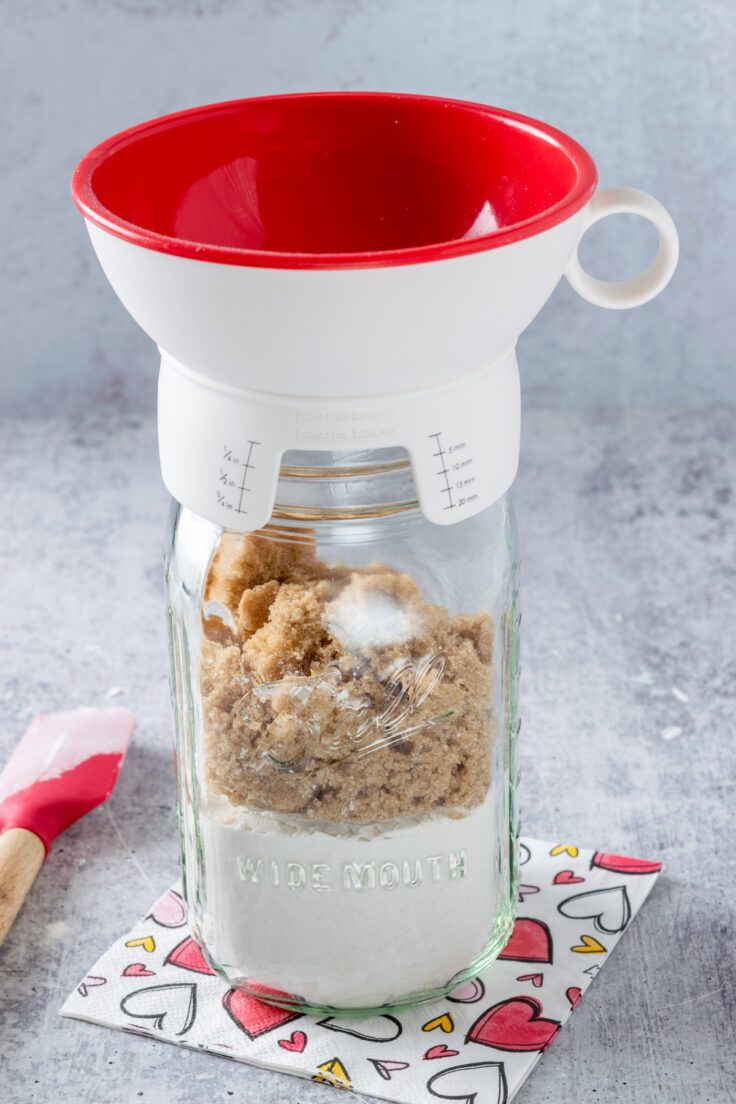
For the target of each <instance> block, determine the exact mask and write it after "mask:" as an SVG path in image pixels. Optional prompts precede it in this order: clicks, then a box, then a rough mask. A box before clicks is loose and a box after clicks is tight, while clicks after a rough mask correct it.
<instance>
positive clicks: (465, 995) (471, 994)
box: [447, 978, 485, 1004]
mask: <svg viewBox="0 0 736 1104" xmlns="http://www.w3.org/2000/svg"><path fill="white" fill-rule="evenodd" d="M484 993H485V989H484V988H483V982H482V981H481V980H480V978H471V979H470V981H466V982H465V985H461V986H460V988H459V989H453V990H452V992H451V993H450V995H449V997H448V998H447V999H448V1000H451V1001H457V1003H458V1004H474V1003H475V1002H476V1001H479V1000H480V999H481V997H482V996H483V994H484Z"/></svg>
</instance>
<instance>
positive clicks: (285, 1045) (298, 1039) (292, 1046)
mask: <svg viewBox="0 0 736 1104" xmlns="http://www.w3.org/2000/svg"><path fill="white" fill-rule="evenodd" d="M306 1045H307V1036H306V1035H305V1034H304V1032H303V1031H292V1033H291V1036H290V1037H289V1038H288V1039H279V1046H280V1047H282V1049H283V1050H293V1051H295V1052H296V1053H297V1054H301V1052H302V1051H303V1050H304V1048H305V1046H306Z"/></svg>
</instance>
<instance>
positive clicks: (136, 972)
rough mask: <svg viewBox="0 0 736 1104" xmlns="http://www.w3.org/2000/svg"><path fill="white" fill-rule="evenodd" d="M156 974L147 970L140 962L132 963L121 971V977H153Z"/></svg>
mask: <svg viewBox="0 0 736 1104" xmlns="http://www.w3.org/2000/svg"><path fill="white" fill-rule="evenodd" d="M155 973H156V971H155V970H147V969H146V967H145V966H144V965H143V963H142V962H132V963H131V964H130V966H126V967H125V969H124V970H123V972H122V974H121V975H120V976H121V977H153V975H154V974H155Z"/></svg>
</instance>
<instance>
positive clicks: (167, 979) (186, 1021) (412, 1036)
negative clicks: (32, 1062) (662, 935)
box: [61, 839, 660, 1104]
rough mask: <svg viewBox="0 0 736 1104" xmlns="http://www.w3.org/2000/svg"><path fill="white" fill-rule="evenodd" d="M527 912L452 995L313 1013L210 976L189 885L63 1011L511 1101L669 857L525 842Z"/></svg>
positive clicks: (387, 1081) (285, 1063)
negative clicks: (189, 907) (393, 1008)
mask: <svg viewBox="0 0 736 1104" xmlns="http://www.w3.org/2000/svg"><path fill="white" fill-rule="evenodd" d="M521 859H522V882H523V884H522V885H521V887H520V890H519V897H520V903H519V916H518V919H517V921H516V924H515V927H514V930H513V933H512V935H511V938H510V940H509V942H508V943H507V944H506V947H505V948H504V950H503V951H502V953H501V955H500V956H499V958H498V959H497V960H496V961H495V962H494V963H493V964H492V965H491V966H490V967H489V968H488V969H487V970H486V971H485V972H484V973H482V974H481V975H479V976H478V977H476V978H473V979H472V981H469V982H466V983H465V984H464V985H461V986H460V987H459V988H457V989H455V991H454V992H453V993H451V994H450V995H449V996H448V997H446V998H445V999H444V1000H440V1001H437V1002H435V1003H433V1004H425V1005H422V1006H421V1007H419V1008H414V1009H411V1010H409V1011H405V1012H396V1013H392V1014H391V1015H380V1016H371V1017H369V1018H366V1019H362V1020H357V1019H344V1018H343V1019H338V1018H335V1017H333V1016H322V1017H320V1016H306V1015H301V1014H300V1013H298V1012H289V1011H286V1010H284V1009H282V1008H276V1007H274V1006H273V1005H269V1004H265V1003H264V1002H263V1001H260V1000H256V999H255V998H254V997H248V996H245V995H243V994H242V993H240V992H238V991H237V990H234V989H228V987H227V985H226V984H225V983H224V982H223V981H222V980H221V978H219V977H217V976H216V975H214V974H213V973H212V971H211V970H210V968H209V967H208V966H207V964H206V962H205V961H204V959H203V958H202V955H201V953H200V950H199V947H198V946H197V944H196V943H195V942H194V940H193V939H192V937H191V935H190V933H189V931H188V929H187V914H186V908H185V905H184V901H183V900H182V897H181V895H180V891H179V887H177V886H175V887H174V888H173V889H170V890H169V891H168V893H166V894H164V896H163V897H161V898H160V899H159V900H158V901H156V903H155V904H154V906H153V908H152V909H151V911H150V913H149V914H148V915H147V916H146V917H144V919H142V920H140V921H139V922H138V923H137V924H136V925H135V927H133V928H132V929H131V931H129V932H128V933H127V934H126V935H124V936H122V937H121V938H120V939H119V940H118V941H117V942H116V943H115V944H113V946H112V947H111V948H110V949H109V950H108V951H106V952H105V954H103V956H102V958H100V959H99V960H98V961H97V962H96V963H95V965H94V966H93V967H92V969H91V970H90V972H89V974H87V976H86V977H85V978H84V979H83V980H82V981H81V982H80V984H79V986H78V987H77V989H76V990H75V991H74V992H73V993H72V994H71V996H70V997H69V998H68V1000H67V1001H66V1003H65V1004H64V1007H63V1008H62V1010H61V1013H62V1015H64V1016H72V1017H75V1018H76V1019H80V1020H89V1021H90V1022H91V1023H97V1024H103V1025H106V1026H109V1027H117V1028H120V1029H121V1030H123V1031H132V1032H135V1033H137V1034H140V1035H148V1036H151V1037H152V1038H156V1039H165V1040H166V1041H167V1042H170V1043H178V1044H179V1045H180V1046H187V1047H194V1048H197V1049H204V1050H209V1051H213V1052H215V1053H217V1054H222V1055H224V1056H225V1057H228V1058H234V1059H236V1060H237V1061H240V1062H251V1063H252V1064H253V1065H256V1066H263V1067H265V1068H266V1069H274V1070H279V1071H280V1072H284V1073H293V1074H295V1075H296V1076H298V1077H308V1078H311V1079H312V1080H315V1081H322V1082H326V1083H328V1084H331V1085H335V1086H336V1087H339V1088H343V1089H353V1090H354V1091H355V1092H361V1093H366V1094H367V1095H370V1096H375V1097H381V1098H383V1099H385V1100H391V1101H396V1102H398V1104H433V1102H434V1104H436V1101H437V1100H438V1099H439V1100H451V1101H461V1102H462V1101H466V1102H468V1104H470V1102H471V1101H472V1102H473V1104H506V1102H507V1101H510V1100H511V1099H512V1097H513V1096H514V1095H515V1093H516V1092H517V1091H518V1089H519V1087H520V1086H521V1084H522V1082H523V1081H524V1080H525V1078H526V1077H527V1076H528V1075H529V1073H530V1072H531V1070H532V1069H533V1067H534V1066H535V1065H536V1063H537V1062H538V1061H539V1059H540V1057H541V1056H542V1053H543V1052H544V1050H545V1049H546V1048H547V1047H548V1046H549V1045H550V1043H551V1042H552V1040H553V1039H554V1037H555V1036H556V1034H557V1032H558V1031H559V1030H560V1027H561V1026H562V1024H563V1023H564V1022H565V1020H566V1019H567V1018H568V1016H570V1015H571V1013H572V1011H573V1009H574V1008H575V1007H576V1006H577V1004H578V1001H579V1000H580V998H581V996H582V994H583V993H584V992H585V990H586V989H587V988H588V986H589V985H590V983H591V981H592V980H593V978H594V977H595V976H596V975H597V974H598V971H599V970H600V969H601V967H602V966H603V964H604V963H605V961H606V960H607V958H608V957H609V955H610V954H611V951H612V950H613V948H614V946H615V945H616V943H617V942H618V940H619V939H620V938H621V935H622V934H623V932H624V931H625V930H626V928H627V927H628V925H629V924H630V923H631V920H632V919H633V917H634V916H635V915H636V913H637V912H638V910H639V909H640V908H641V906H642V904H643V903H644V901H645V900H646V897H647V894H648V893H649V891H650V889H651V888H652V885H653V884H654V881H655V879H656V877H657V873H658V872H659V870H660V864H659V863H656V862H647V861H645V860H643V859H630V858H624V857H622V856H620V855H611V854H607V853H605V852H602V851H596V852H592V851H584V850H581V849H579V848H578V847H574V846H572V845H570V844H552V843H543V842H541V841H540V840H531V839H527V840H524V841H522V844H521Z"/></svg>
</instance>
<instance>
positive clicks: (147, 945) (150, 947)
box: [125, 935, 156, 951]
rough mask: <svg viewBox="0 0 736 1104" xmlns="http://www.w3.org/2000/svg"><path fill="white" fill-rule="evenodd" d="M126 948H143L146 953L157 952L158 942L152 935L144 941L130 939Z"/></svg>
mask: <svg viewBox="0 0 736 1104" xmlns="http://www.w3.org/2000/svg"><path fill="white" fill-rule="evenodd" d="M125 946H126V947H142V948H143V950H144V951H155V950H156V940H155V939H154V938H153V936H152V935H147V936H146V937H145V938H144V939H129V940H128V942H127V943H126V944H125Z"/></svg>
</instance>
